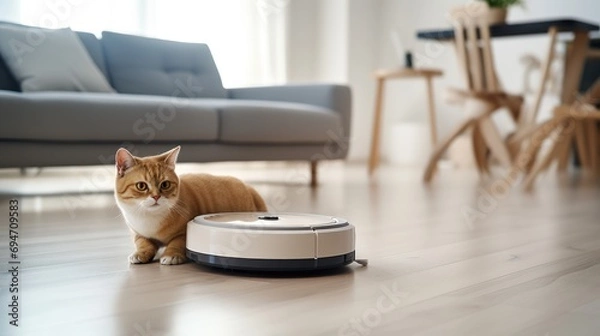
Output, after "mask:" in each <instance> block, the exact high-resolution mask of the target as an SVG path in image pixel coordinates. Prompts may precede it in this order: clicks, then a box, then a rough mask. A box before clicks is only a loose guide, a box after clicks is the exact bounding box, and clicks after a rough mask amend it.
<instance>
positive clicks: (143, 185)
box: [135, 182, 148, 191]
mask: <svg viewBox="0 0 600 336" xmlns="http://www.w3.org/2000/svg"><path fill="white" fill-rule="evenodd" d="M135 187H136V188H137V190H139V191H146V190H148V185H147V184H146V182H138V183H136V184H135Z"/></svg>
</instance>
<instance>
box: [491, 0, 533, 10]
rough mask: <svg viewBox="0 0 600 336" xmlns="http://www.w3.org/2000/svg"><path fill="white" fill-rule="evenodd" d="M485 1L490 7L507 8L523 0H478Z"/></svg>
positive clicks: (520, 3)
mask: <svg viewBox="0 0 600 336" xmlns="http://www.w3.org/2000/svg"><path fill="white" fill-rule="evenodd" d="M480 1H485V2H487V4H488V5H489V6H490V8H508V7H510V6H515V5H522V4H523V0H480Z"/></svg>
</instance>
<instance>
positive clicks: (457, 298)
mask: <svg viewBox="0 0 600 336" xmlns="http://www.w3.org/2000/svg"><path fill="white" fill-rule="evenodd" d="M223 167H224V168H223ZM248 167H249V168H247V167H246V166H245V165H243V164H242V165H239V164H238V165H237V166H236V165H226V166H218V165H204V166H202V165H198V166H193V167H190V168H189V169H190V170H209V171H211V172H216V173H218V172H221V173H225V174H233V175H236V176H239V177H242V178H243V179H244V180H246V181H248V182H250V183H252V184H253V185H255V186H256V187H257V189H258V190H259V191H260V192H261V193H262V194H263V195H264V196H265V198H266V199H267V201H268V203H269V204H270V206H271V208H272V209H276V210H279V211H299V212H312V213H321V214H328V215H335V216H340V217H344V218H347V219H348V220H349V221H350V222H351V223H353V224H354V225H355V226H356V228H357V254H358V257H361V258H368V259H369V261H370V264H369V266H368V267H366V268H364V267H360V266H358V265H356V264H354V265H352V266H350V267H346V268H344V269H342V270H340V271H337V272H329V273H325V274H318V275H313V276H299V275H295V276H270V277H269V276H264V275H248V274H240V273H227V272H219V271H214V270H211V269H208V268H203V267H200V266H196V265H194V264H190V263H188V264H185V265H180V266H161V265H159V264H157V263H154V264H149V265H135V266H134V265H129V264H128V263H127V255H128V254H129V253H130V252H131V249H132V244H131V242H130V239H129V235H128V231H127V229H126V226H125V224H124V223H123V219H122V218H121V217H120V216H119V212H118V209H117V208H116V206H115V205H114V201H113V199H112V195H111V194H110V193H96V194H87V192H88V191H90V190H91V189H93V186H96V187H97V188H98V189H99V190H108V189H110V188H109V187H108V188H107V186H106V184H103V182H98V181H101V180H100V179H99V178H97V177H95V176H96V175H98V172H99V171H101V169H102V168H94V169H90V170H85V169H83V170H81V169H77V170H76V171H75V172H73V171H72V172H71V173H69V175H67V176H65V175H64V174H62V173H61V172H60V171H53V170H50V171H44V172H42V174H41V175H40V176H38V177H34V176H28V177H25V178H21V177H18V174H16V173H13V172H4V173H0V184H1V185H2V187H1V188H0V190H1V191H2V192H3V193H4V194H5V195H4V196H1V198H0V209H1V210H0V214H1V217H0V218H1V219H2V222H3V223H6V222H7V220H8V200H9V199H10V198H11V196H10V193H11V188H12V189H14V190H13V191H12V192H16V191H19V192H23V193H35V190H36V188H38V189H39V190H44V192H48V191H51V190H52V185H53V184H54V186H55V187H56V188H60V189H61V190H63V191H69V190H71V191H73V192H74V193H72V194H64V195H47V196H24V197H18V199H19V202H20V204H21V207H22V209H21V213H20V215H21V217H20V220H21V226H20V231H19V234H20V235H19V242H20V244H21V246H20V247H21V250H20V254H19V258H20V260H21V265H20V268H21V272H20V284H19V285H20V298H21V300H20V309H21V310H20V312H21V316H20V317H21V318H20V321H19V322H20V327H19V328H18V331H19V332H20V333H15V329H14V328H9V326H8V319H7V315H6V313H2V316H3V317H2V319H1V322H2V324H1V325H0V334H2V335H19V334H27V335H143V336H148V335H244V336H249V335H361V336H364V335H540V336H546V335H547V336H556V335H598V334H599V333H600V221H599V220H598V218H599V217H600V197H599V196H600V188H599V187H598V186H599V184H598V182H597V181H595V180H589V179H585V178H577V177H573V176H571V177H570V178H563V179H559V178H557V177H556V176H554V174H550V175H548V176H546V177H545V178H543V179H541V180H540V181H539V183H538V188H537V189H536V191H535V192H534V193H533V194H526V193H524V192H522V191H520V190H513V191H510V192H507V193H505V194H497V195H489V194H486V193H484V192H483V191H482V189H481V188H480V187H481V185H480V184H478V182H477V177H476V173H474V172H457V171H451V170H442V171H441V177H440V178H437V179H436V180H435V181H434V183H433V184H432V185H431V186H429V187H424V186H423V185H422V184H421V182H420V177H421V176H420V171H419V170H411V169H402V168H391V167H383V168H382V169H381V171H380V172H379V174H378V175H377V176H376V177H375V178H374V180H373V181H371V182H369V180H368V178H367V175H366V169H365V167H364V166H353V165H348V166H346V165H343V164H339V163H333V164H326V165H324V166H323V167H322V169H321V173H322V174H321V176H320V178H321V181H322V183H321V185H320V187H319V188H318V189H316V190H311V189H310V188H308V187H307V186H306V183H305V182H306V179H307V176H306V173H307V172H308V168H307V167H305V166H289V167H286V166H275V167H272V168H270V169H269V170H266V171H265V169H263V168H264V167H262V166H248ZM267 167H268V168H269V166H267ZM71 174H74V175H75V177H73V176H72V175H71ZM94 179H97V180H98V181H96V183H88V182H90V181H93V180H94ZM492 182H494V180H490V181H488V184H490V183H492ZM496 185H498V184H496ZM90 186H92V187H90ZM80 191H81V192H80ZM3 227H5V225H4V226H3ZM7 234H8V230H7V229H6V228H5V229H3V230H2V232H1V233H0V237H1V238H2V242H1V244H0V249H1V250H2V253H1V254H0V256H1V257H2V267H3V268H5V269H8V261H7V256H8V254H7V251H8V243H7V240H8V238H7ZM9 281H10V280H9V278H8V276H7V273H6V272H4V271H3V273H2V279H1V282H2V283H1V286H2V302H0V304H1V306H2V307H4V308H3V310H2V311H3V312H5V311H6V309H7V305H8V304H9V302H8V291H7V289H6V285H7V284H8V283H9Z"/></svg>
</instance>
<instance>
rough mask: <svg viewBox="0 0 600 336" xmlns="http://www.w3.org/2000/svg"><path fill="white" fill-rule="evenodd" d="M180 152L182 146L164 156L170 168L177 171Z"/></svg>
mask: <svg viewBox="0 0 600 336" xmlns="http://www.w3.org/2000/svg"><path fill="white" fill-rule="evenodd" d="M180 150H181V146H177V147H175V148H173V149H171V150H170V151H168V152H166V153H164V154H163V156H164V158H165V162H166V163H167V165H168V167H169V168H171V169H175V164H176V163H177V157H178V156H179V151H180Z"/></svg>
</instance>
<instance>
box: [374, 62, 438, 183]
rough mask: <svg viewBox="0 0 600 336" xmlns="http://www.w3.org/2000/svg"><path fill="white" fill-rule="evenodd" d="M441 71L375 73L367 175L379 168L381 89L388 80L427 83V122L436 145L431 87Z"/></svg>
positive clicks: (422, 70) (433, 142) (416, 70)
mask: <svg viewBox="0 0 600 336" xmlns="http://www.w3.org/2000/svg"><path fill="white" fill-rule="evenodd" d="M442 74H443V73H442V71H441V70H436V69H413V68H405V69H395V70H385V69H384V70H378V71H376V72H375V78H376V79H377V92H376V95H375V113H374V115H373V134H372V138H371V153H370V154H369V175H372V174H373V172H374V171H375V169H377V167H378V166H379V143H380V137H381V114H382V106H383V89H384V84H385V81H386V80H388V79H401V78H416V77H419V78H425V82H426V83H427V101H428V107H429V122H430V126H431V143H432V145H435V144H436V143H437V129H436V122H435V103H434V101H433V85H432V82H431V80H432V78H433V77H437V76H441V75H442Z"/></svg>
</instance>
